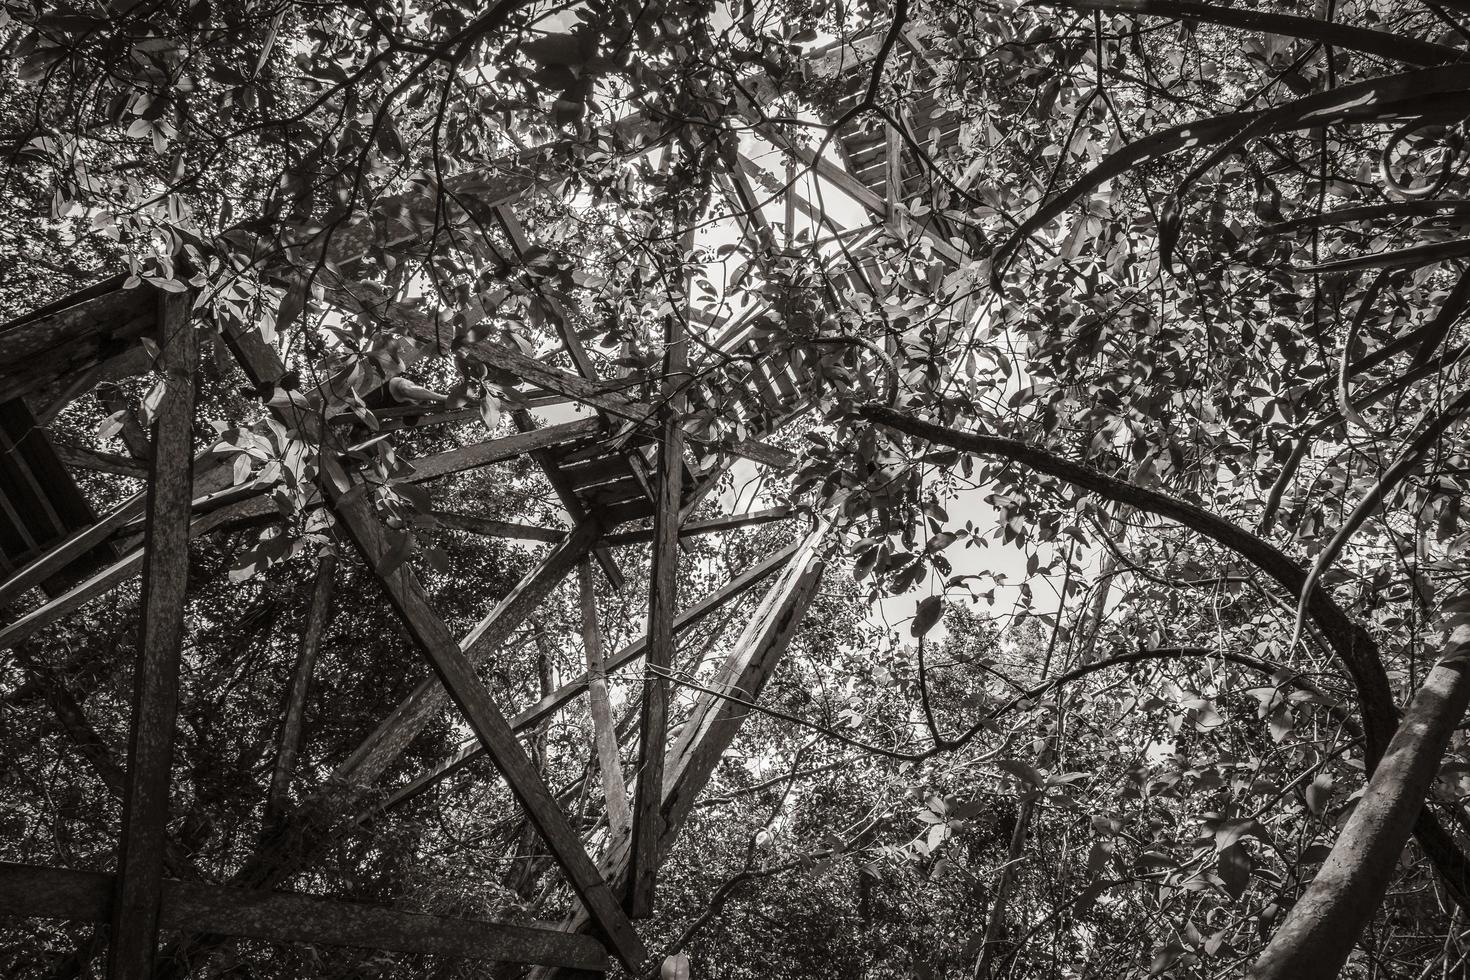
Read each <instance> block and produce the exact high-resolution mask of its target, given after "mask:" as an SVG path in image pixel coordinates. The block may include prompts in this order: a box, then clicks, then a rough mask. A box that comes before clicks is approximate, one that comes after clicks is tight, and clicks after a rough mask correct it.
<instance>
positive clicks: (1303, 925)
mask: <svg viewBox="0 0 1470 980" xmlns="http://www.w3.org/2000/svg"><path fill="white" fill-rule="evenodd" d="M1467 705H1470V623H1457V624H1456V625H1455V626H1454V629H1453V631H1452V633H1451V634H1450V639H1449V642H1448V643H1447V644H1446V647H1445V653H1444V655H1443V656H1442V657H1441V658H1440V661H1439V663H1437V664H1435V666H1434V669H1433V670H1431V671H1430V672H1429V676H1428V677H1427V678H1425V680H1424V686H1423V687H1421V688H1419V690H1418V691H1417V692H1416V693H1415V694H1414V699H1413V700H1412V701H1410V702H1409V707H1408V710H1407V711H1405V712H1404V720H1403V721H1402V722H1401V723H1400V724H1399V728H1398V731H1397V732H1395V733H1394V736H1393V739H1392V741H1390V742H1389V744H1388V751H1387V752H1385V753H1384V756H1383V759H1382V760H1381V761H1380V762H1379V763H1378V767H1377V768H1376V769H1374V771H1373V777H1372V778H1371V779H1369V780H1368V786H1367V788H1366V789H1365V790H1364V791H1363V797H1362V799H1360V800H1359V801H1358V806H1357V809H1355V810H1354V811H1353V815H1352V817H1351V818H1349V820H1348V822H1347V826H1346V827H1344V828H1343V830H1342V833H1341V834H1340V835H1339V836H1338V838H1337V843H1336V844H1334V845H1333V846H1332V853H1331V854H1329V855H1328V857H1327V861H1326V863H1325V864H1323V865H1322V870H1321V871H1319V872H1317V876H1316V877H1315V878H1313V879H1312V883H1311V885H1309V886H1308V887H1307V891H1306V893H1305V894H1304V895H1302V897H1301V898H1300V899H1298V900H1297V903H1296V904H1295V905H1294V906H1292V909H1291V912H1290V913H1289V914H1288V915H1287V917H1286V921H1285V922H1283V923H1282V925H1281V928H1280V929H1277V930H1276V934H1275V935H1274V936H1272V937H1271V942H1270V943H1269V944H1267V946H1266V950H1265V952H1263V953H1262V954H1261V956H1260V958H1259V959H1257V960H1256V962H1255V964H1254V965H1253V966H1252V967H1251V970H1250V973H1249V974H1248V975H1249V976H1250V977H1251V978H1252V980H1318V978H1320V980H1329V978H1331V977H1335V976H1337V975H1338V971H1340V970H1341V969H1342V967H1343V964H1344V963H1346V962H1347V958H1348V954H1349V953H1351V952H1352V950H1353V947H1354V945H1356V943H1357V941H1358V936H1359V935H1360V934H1361V933H1362V931H1363V927H1364V926H1365V925H1367V923H1368V920H1369V919H1370V918H1371V917H1372V916H1373V913H1374V912H1375V911H1376V910H1377V908H1378V905H1379V903H1380V902H1381V901H1382V900H1383V894H1384V892H1385V891H1387V890H1388V885H1389V882H1390V881H1391V880H1392V879H1393V873H1394V868H1395V866H1396V865H1397V864H1398V859H1399V855H1400V854H1401V853H1402V852H1403V849H1404V844H1405V842H1406V841H1407V840H1408V838H1409V832H1410V830H1411V829H1412V828H1413V826H1414V821H1415V819H1417V818H1418V816H1419V811H1420V810H1421V809H1422V808H1423V806H1424V794H1425V793H1427V792H1428V791H1429V789H1430V787H1431V786H1432V785H1433V783H1434V778H1435V775H1436V774H1437V773H1438V772H1439V763H1440V759H1441V758H1442V757H1443V756H1444V750H1445V746H1446V745H1448V744H1449V740H1450V735H1451V734H1452V733H1453V732H1454V730H1455V727H1456V726H1457V725H1458V724H1459V723H1460V719H1461V718H1462V717H1463V716H1464V714H1465V708H1466V706H1467Z"/></svg>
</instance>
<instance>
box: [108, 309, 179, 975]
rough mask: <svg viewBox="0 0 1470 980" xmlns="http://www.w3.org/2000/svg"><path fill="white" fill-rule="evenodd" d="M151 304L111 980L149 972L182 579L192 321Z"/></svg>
mask: <svg viewBox="0 0 1470 980" xmlns="http://www.w3.org/2000/svg"><path fill="white" fill-rule="evenodd" d="M158 303H159V316H158V324H159V340H160V345H159V347H160V351H161V354H160V359H161V364H160V367H161V369H162V371H163V376H164V385H165V394H164V398H163V402H162V404H161V405H160V406H159V409H158V416H157V421H156V422H155V423H154V426H153V454H152V463H151V473H150V477H149V485H150V486H151V487H152V492H151V493H150V494H149V495H148V524H147V531H146V544H145V545H144V552H143V555H144V557H143V593H142V621H141V625H140V629H139V644H138V647H139V650H138V668H137V673H136V675H135V678H134V684H133V714H132V726H131V735H130V737H129V744H128V766H127V782H126V784H125V785H124V794H123V815H122V838H121V841H120V844H119V849H118V874H117V882H116V889H115V894H116V898H115V900H114V902H113V906H112V928H111V931H110V937H109V938H110V944H109V946H108V956H107V975H108V977H109V980H144V978H146V977H149V976H151V974H152V972H153V954H154V950H155V948H156V946H157V942H158V929H159V918H158V916H159V908H160V899H161V895H162V887H163V863H164V849H165V838H164V833H165V830H166V829H167V826H168V796H169V785H170V779H169V777H170V769H171V766H172V763H173V736H174V720H175V714H176V713H177V710H178V698H179V657H180V654H181V651H182V649H183V642H184V591H185V588H186V587H187V585H188V579H189V505H190V503H191V502H192V500H193V495H194V372H195V367H196V365H197V361H198V354H199V349H198V335H197V334H196V332H195V330H194V325H193V324H192V323H191V322H190V317H189V312H190V305H191V304H190V299H189V296H188V294H186V293H167V292H160V293H159V298H158Z"/></svg>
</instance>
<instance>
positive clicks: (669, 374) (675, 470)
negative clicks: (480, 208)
mask: <svg viewBox="0 0 1470 980" xmlns="http://www.w3.org/2000/svg"><path fill="white" fill-rule="evenodd" d="M684 242H685V245H686V246H687V247H686V253H687V251H688V250H689V249H692V246H693V244H694V236H693V234H692V233H690V234H688V235H686V236H685V238H684ZM687 359H688V339H687V338H686V337H685V335H684V323H683V321H682V319H681V318H680V317H678V316H673V315H671V316H669V317H667V318H666V319H665V321H664V364H663V368H664V370H663V373H664V384H663V402H664V404H663V407H662V410H661V412H660V416H661V419H660V431H659V442H658V485H657V491H658V499H657V501H656V506H655V508H654V513H653V561H652V569H651V571H650V573H649V579H650V580H649V589H648V653H647V654H645V656H644V663H645V665H646V673H645V675H644V678H643V709H642V713H641V715H640V717H639V732H640V733H641V737H640V739H639V743H638V787H637V791H636V794H635V796H634V803H633V853H632V865H631V869H632V873H631V875H630V876H629V879H628V895H627V902H626V904H627V909H628V914H629V915H630V916H632V917H633V918H635V919H638V918H648V917H649V916H651V915H652V914H653V893H654V883H655V877H656V873H657V870H658V842H659V838H660V837H661V836H662V835H663V830H664V828H663V814H662V812H661V810H662V807H661V804H662V802H663V800H662V797H663V784H664V749H665V746H664V741H665V739H666V737H667V734H668V724H669V682H668V678H667V677H666V676H665V674H666V673H667V672H668V669H669V664H670V663H671V662H672V661H673V647H674V619H675V617H676V616H677V615H678V611H679V596H678V581H679V579H678V575H679V517H680V509H681V504H682V502H683V487H684V428H683V425H682V423H683V418H682V415H683V413H682V412H681V411H680V409H681V408H682V404H681V403H682V401H683V399H682V398H681V397H680V394H679V392H680V390H681V388H682V387H683V385H684V382H685V378H684V375H685V371H686V361H687Z"/></svg>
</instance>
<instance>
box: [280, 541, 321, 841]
mask: <svg viewBox="0 0 1470 980" xmlns="http://www.w3.org/2000/svg"><path fill="white" fill-rule="evenodd" d="M336 571H337V556H336V555H335V554H333V553H332V552H330V551H329V552H327V553H326V554H324V555H322V556H321V558H319V559H318V560H317V566H316V581H315V582H314V583H313V585H312V589H311V604H310V605H309V606H308V607H307V612H306V628H305V629H304V630H303V631H302V634H301V647H300V649H299V650H298V651H297V654H296V667H295V669H294V670H293V671H292V672H291V685H290V687H289V688H288V689H287V692H286V708H285V711H283V712H282V715H281V737H280V741H279V742H278V744H277V748H276V764H275V767H274V769H273V770H272V771H271V786H270V795H269V797H268V798H267V799H266V804H265V826H266V827H267V828H269V827H271V826H272V825H273V824H275V822H276V821H277V820H278V819H279V818H280V816H281V815H282V814H283V813H285V812H286V808H287V806H288V805H289V804H290V801H291V774H292V773H293V772H295V770H296V757H297V755H299V754H300V752H301V737H302V727H303V725H304V723H305V720H306V698H307V695H308V694H309V693H310V691H311V675H312V671H313V670H314V669H315V667H316V656H317V652H318V651H319V650H320V649H321V645H322V634H323V633H324V632H326V629H327V623H328V622H329V621H330V620H331V618H332V586H333V581H332V580H333V576H334V575H335V574H336Z"/></svg>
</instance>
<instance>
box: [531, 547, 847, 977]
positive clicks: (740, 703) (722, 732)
mask: <svg viewBox="0 0 1470 980" xmlns="http://www.w3.org/2000/svg"><path fill="white" fill-rule="evenodd" d="M831 529H832V525H831V524H830V523H829V522H828V521H826V520H820V521H819V522H818V524H817V527H816V528H815V529H814V530H812V531H811V532H810V533H809V534H808V535H807V536H806V538H805V539H804V540H803V541H801V542H800V543H799V544H798V545H794V546H793V547H792V554H791V557H790V559H789V560H788V561H787V563H786V564H785V565H784V566H783V572H782V574H781V576H780V577H779V578H778V579H777V580H776V582H774V583H773V584H772V585H771V588H770V589H769V590H768V591H767V593H766V595H765V596H764V597H763V599H762V600H761V604H760V606H759V607H758V608H757V611H756V613H755V614H754V615H753V616H752V617H751V618H750V619H749V620H747V623H746V626H745V629H744V630H743V631H742V632H741V635H740V638H739V639H738V640H737V641H736V643H735V644H734V646H733V647H732V648H731V650H730V653H729V655H728V656H727V657H726V659H725V663H724V664H723V666H722V667H721V669H720V671H719V673H718V675H717V676H716V678H715V680H714V682H713V683H711V684H710V685H706V686H707V687H708V690H707V691H706V692H705V693H702V694H701V695H700V697H699V699H698V700H697V701H696V702H695V705H694V709H693V711H692V712H691V713H690V716H689V718H688V720H686V722H685V724H684V726H683V728H682V729H681V730H680V737H679V740H678V742H677V743H676V745H675V746H674V748H673V749H672V750H671V751H670V753H669V758H670V765H669V767H668V771H667V772H666V774H665V778H664V786H663V790H664V792H663V802H662V808H663V814H664V817H665V820H666V827H665V830H664V833H663V835H662V837H661V838H660V839H659V852H658V853H659V858H660V860H662V859H663V858H664V857H666V856H667V855H668V852H669V850H670V849H671V848H672V847H673V845H674V842H675V840H676V839H677V837H678V834H679V831H680V830H681V829H682V828H683V825H684V821H685V820H686V819H687V818H688V816H689V814H690V812H692V810H693V806H694V802H695V800H696V799H697V798H698V796H699V794H700V793H701V792H702V791H703V790H704V787H705V785H706V784H707V783H708V782H709V780H710V777H711V776H713V775H714V771H715V767H716V766H717V765H718V764H719V761H720V757H721V756H722V755H724V752H725V750H726V749H728V748H729V747H730V744H731V743H732V742H733V741H734V739H735V736H736V735H737V734H738V733H739V731H740V727H741V725H742V724H743V723H744V721H745V718H746V717H747V716H748V715H749V714H750V710H751V709H750V707H749V704H750V703H751V702H754V701H755V700H756V699H757V698H758V697H759V696H760V693H761V691H762V689H764V687H765V685H766V682H767V681H769V680H770V678H771V675H772V673H773V672H774V671H775V669H776V666H777V664H778V663H779V662H780V659H781V657H782V655H783V654H784V652H785V649H786V646H787V645H788V644H789V643H790V642H791V639H792V637H794V636H795V635H796V632H797V630H798V629H799V628H800V626H801V621H802V618H803V617H804V616H805V615H806V611H807V609H808V608H809V607H810V605H811V602H812V599H813V598H814V597H815V596H816V592H817V586H818V585H819V583H820V582H821V577H822V572H823V563H822V561H821V558H820V552H821V548H822V545H823V543H824V541H825V540H826V537H827V535H828V534H829V533H830V532H831ZM630 857H631V846H623V847H617V846H614V847H613V848H610V849H609V850H608V851H607V853H606V854H604V856H603V860H602V867H603V871H604V873H605V874H606V875H607V876H608V877H609V878H610V879H611V880H613V881H620V880H626V879H627V877H628V876H629V874H630V871H631V869H630V866H629V865H630ZM589 925H590V920H588V919H587V918H586V917H585V916H583V915H576V916H574V917H573V918H572V920H571V921H570V922H569V923H568V924H567V926H566V928H567V929H568V930H569V931H577V930H582V929H586V928H587V927H588V926H589ZM552 975H557V976H565V975H564V974H555V973H554V971H546V970H537V971H533V972H532V974H531V976H532V977H533V978H535V980H545V978H547V977H549V976H552Z"/></svg>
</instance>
